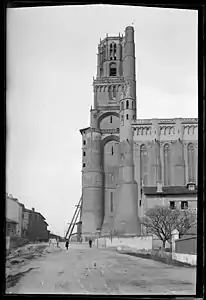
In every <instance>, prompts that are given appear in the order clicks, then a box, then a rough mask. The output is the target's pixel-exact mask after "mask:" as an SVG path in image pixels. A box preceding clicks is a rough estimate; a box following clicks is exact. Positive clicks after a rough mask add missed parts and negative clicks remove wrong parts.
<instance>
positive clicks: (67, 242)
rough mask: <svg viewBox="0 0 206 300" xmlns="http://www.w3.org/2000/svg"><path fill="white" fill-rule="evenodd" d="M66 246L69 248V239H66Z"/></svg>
mask: <svg viewBox="0 0 206 300" xmlns="http://www.w3.org/2000/svg"><path fill="white" fill-rule="evenodd" d="M65 247H66V249H67V250H68V248H69V241H68V240H66V244H65Z"/></svg>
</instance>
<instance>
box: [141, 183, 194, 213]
mask: <svg viewBox="0 0 206 300" xmlns="http://www.w3.org/2000/svg"><path fill="white" fill-rule="evenodd" d="M166 205H168V206H169V207H170V208H171V209H175V208H177V209H180V210H182V211H186V210H188V211H191V212H193V213H195V214H197V186H196V185H195V184H194V183H188V184H187V185H186V186H162V185H161V184H157V186H156V187H155V186H145V187H142V191H141V198H140V202H139V216H140V217H141V218H142V217H144V215H145V213H146V211H147V210H149V209H151V208H153V207H155V206H166Z"/></svg>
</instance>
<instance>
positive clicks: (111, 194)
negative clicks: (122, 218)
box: [110, 192, 113, 212]
mask: <svg viewBox="0 0 206 300" xmlns="http://www.w3.org/2000/svg"><path fill="white" fill-rule="evenodd" d="M110 211H111V212H113V192H110Z"/></svg>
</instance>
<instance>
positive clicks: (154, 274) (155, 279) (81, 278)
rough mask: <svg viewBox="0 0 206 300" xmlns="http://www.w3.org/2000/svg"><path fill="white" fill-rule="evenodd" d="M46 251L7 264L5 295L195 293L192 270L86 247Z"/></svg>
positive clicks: (83, 245) (84, 245)
mask: <svg viewBox="0 0 206 300" xmlns="http://www.w3.org/2000/svg"><path fill="white" fill-rule="evenodd" d="M45 247H46V246H45ZM45 247H44V251H43V252H42V251H39V252H42V253H39V254H38V255H37V257H35V259H31V260H28V259H25V260H26V262H25V261H22V262H21V263H19V264H18V263H16V265H15V263H14V264H13V266H10V270H8V271H9V272H10V274H9V276H8V277H7V291H6V292H7V293H20V294H25V293H26V294H35V293H38V294H44V293H47V294H61V293H62V294H113V295H121V294H144V295H145V294H176V295H178V294H179V295H181V294H184V295H194V294H195V284H196V282H195V278H196V268H188V267H182V266H181V267H180V266H173V265H168V264H165V263H161V262H157V261H153V260H151V259H143V258H140V257H134V256H130V255H126V254H119V253H117V252H115V251H109V250H100V249H96V248H92V249H90V248H88V245H87V244H72V245H71V246H70V248H69V250H68V251H66V250H65V249H64V244H62V245H61V248H60V249H57V248H56V247H53V246H51V247H50V250H49V251H47V249H45ZM47 248H48V247H47ZM42 249H43V246H42ZM45 250H46V251H45ZM37 252H38V251H37ZM48 252H49V253H48ZM34 256H35V254H34ZM21 257H23V255H21V256H20V257H19V260H21ZM33 258H34V257H33ZM7 275H8V272H7Z"/></svg>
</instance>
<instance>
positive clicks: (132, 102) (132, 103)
mask: <svg viewBox="0 0 206 300" xmlns="http://www.w3.org/2000/svg"><path fill="white" fill-rule="evenodd" d="M132 109H134V101H132Z"/></svg>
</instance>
